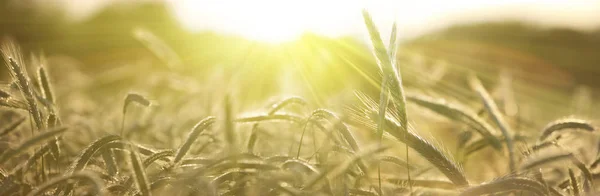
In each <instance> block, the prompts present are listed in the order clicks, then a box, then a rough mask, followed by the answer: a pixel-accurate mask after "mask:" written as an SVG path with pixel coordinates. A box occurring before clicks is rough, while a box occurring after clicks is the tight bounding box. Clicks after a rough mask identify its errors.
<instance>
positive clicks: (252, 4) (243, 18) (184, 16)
mask: <svg viewBox="0 0 600 196" xmlns="http://www.w3.org/2000/svg"><path fill="white" fill-rule="evenodd" d="M340 5H343V7H339V6H340ZM349 5H352V4H349V3H344V1H338V0H334V1H318V0H305V1H279V0H278V1H275V0H252V1H237V0H221V1H214V0H173V1H172V2H171V6H172V7H173V10H174V13H175V14H176V16H177V17H178V19H179V20H180V21H181V22H182V23H183V25H184V26H186V27H188V28H190V29H192V30H206V29H209V30H214V31H217V32H219V33H228V34H235V35H240V36H243V37H246V38H248V39H252V40H258V41H262V42H269V43H281V42H286V41H291V40H293V39H296V38H298V37H299V36H300V35H302V34H303V33H305V32H311V33H318V34H320V35H325V36H340V35H343V34H344V33H345V31H347V29H348V28H349V27H351V26H354V24H351V23H350V22H351V21H353V20H350V18H351V17H350V16H349V14H354V15H355V16H353V17H354V18H355V19H360V18H357V17H358V16H359V15H358V14H360V6H352V7H350V6H349ZM336 6H338V7H336ZM348 8H355V9H348ZM354 21H360V20H354Z"/></svg>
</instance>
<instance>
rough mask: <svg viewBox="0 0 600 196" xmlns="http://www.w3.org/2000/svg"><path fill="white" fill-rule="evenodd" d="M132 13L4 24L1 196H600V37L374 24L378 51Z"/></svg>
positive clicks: (141, 8)
mask: <svg viewBox="0 0 600 196" xmlns="http://www.w3.org/2000/svg"><path fill="white" fill-rule="evenodd" d="M11 2H13V1H11ZM128 6H131V5H118V6H115V7H109V8H107V9H106V10H104V11H101V12H99V13H98V14H97V15H96V16H95V17H92V18H91V19H87V20H85V21H79V22H72V21H71V22H69V21H67V20H65V19H64V18H65V17H66V16H63V15H61V14H58V13H60V12H53V11H49V12H40V13H39V14H38V13H37V12H36V11H31V10H36V9H37V8H36V9H33V8H31V9H30V8H29V7H28V8H27V9H19V8H18V6H17V7H12V6H8V5H3V7H0V11H2V13H0V18H2V19H0V26H1V29H3V30H0V33H2V34H4V35H3V36H4V38H3V39H1V41H0V45H1V48H0V51H1V53H2V59H3V64H4V65H5V66H4V67H2V71H0V73H1V74H2V76H1V77H0V81H1V82H0V122H2V123H0V195H31V196H34V195H142V196H148V195H173V196H174V195H207V196H212V195H256V196H259V195H293V196H299V195H307V196H308V195H461V196H472V195H515V196H517V195H538V196H543V195H544V196H545V195H559V196H560V195H577V196H578V195H582V196H583V195H598V194H600V188H599V187H600V185H599V184H600V181H598V180H597V179H600V169H599V167H598V166H599V165H600V156H599V153H600V134H598V131H597V125H596V123H595V120H596V119H597V118H598V116H599V115H600V112H598V109H600V108H599V107H598V104H597V101H596V99H595V97H597V92H599V91H598V89H599V88H600V80H599V79H598V76H600V67H599V66H598V63H600V55H596V54H597V53H598V51H600V50H599V49H600V33H598V32H600V31H595V32H581V31H576V30H571V29H566V28H564V29H563V28H542V27H538V26H535V25H531V24H526V23H519V22H495V23H494V22H490V23H474V24H465V25H457V26H452V27H448V28H446V29H444V30H439V31H435V32H432V33H427V34H424V35H421V36H418V37H416V38H410V39H401V38H400V37H399V36H401V33H399V31H400V30H399V29H398V28H399V26H400V25H398V23H394V24H393V25H391V26H385V27H384V26H382V25H380V23H378V22H376V18H375V16H377V14H374V13H372V12H370V11H368V9H364V10H362V12H360V11H359V13H357V14H359V15H360V16H361V17H362V18H360V24H361V28H362V30H364V32H365V33H366V35H367V36H366V37H365V38H364V39H357V38H355V37H352V36H341V37H331V36H323V35H320V34H318V33H304V34H301V35H298V36H297V37H295V38H293V39H291V38H289V37H287V35H288V33H289V32H286V31H278V29H277V26H273V27H262V26H260V27H259V26H253V27H254V28H251V27H247V28H250V29H252V32H251V33H252V34H253V35H256V36H258V37H260V39H249V38H248V37H244V36H239V35H234V34H227V33H222V32H202V33H192V32H190V31H186V30H184V29H183V28H182V27H181V26H180V24H178V23H176V22H174V19H173V18H172V16H170V15H169V14H168V12H167V11H165V10H164V7H163V5H160V6H156V5H155V4H153V3H149V4H143V5H136V6H132V7H128ZM122 7H125V8H123V9H125V10H126V11H123V10H120V9H122ZM28 11H29V12H31V13H29V12H28ZM32 13H33V14H32ZM36 14H37V15H36ZM257 14H258V13H257ZM306 14H307V15H309V14H310V13H306ZM2 16H3V17H2ZM248 17H251V16H248ZM269 17H272V16H269ZM66 18H68V17H66ZM256 18H262V16H261V17H258V16H256ZM286 24H287V23H286ZM288 25H289V24H288ZM250 26H252V25H250ZM280 27H281V26H280ZM245 28H246V27H245ZM256 28H258V29H256ZM270 28H272V29H270ZM282 28H283V27H282ZM382 29H390V30H389V33H388V31H387V30H385V31H384V30H382ZM267 31H273V32H268V33H263V32H267ZM383 32H386V33H383ZM270 33H273V34H270ZM278 35H279V36H278ZM283 37H285V39H283ZM265 39H270V40H269V41H266V40H265ZM284 40H285V41H284ZM595 95H596V96H595Z"/></svg>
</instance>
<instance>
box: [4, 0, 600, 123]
mask: <svg viewBox="0 0 600 196" xmlns="http://www.w3.org/2000/svg"><path fill="white" fill-rule="evenodd" d="M363 8H364V9H367V10H369V11H370V12H371V14H372V15H373V17H374V19H375V21H376V23H377V25H378V26H379V27H380V29H381V32H382V37H383V39H384V40H389V34H390V29H391V27H392V23H393V22H394V21H396V22H397V24H398V36H399V39H400V40H401V46H400V47H399V50H400V55H399V57H398V58H399V64H400V66H401V67H402V72H403V73H402V74H403V76H404V78H405V80H406V83H407V87H408V88H409V90H414V91H424V92H423V93H426V94H434V95H436V96H441V97H445V98H448V99H455V100H458V101H461V102H468V100H475V99H474V98H475V96H474V94H473V93H472V92H471V91H470V90H469V89H468V88H466V86H467V85H465V84H466V82H465V81H464V78H465V77H464V76H465V74H468V73H476V74H477V75H479V76H480V77H481V78H482V79H483V80H484V82H485V84H486V86H488V87H489V88H490V89H492V90H494V92H495V93H496V95H497V96H503V95H505V94H506V93H501V92H502V89H505V88H500V87H502V85H506V84H505V83H506V81H509V83H510V84H511V88H512V89H513V90H512V91H514V92H515V93H514V94H516V95H515V96H516V98H515V99H517V100H518V101H522V102H527V103H529V102H532V101H533V102H534V103H535V105H531V106H530V107H531V108H530V110H540V109H542V108H544V109H547V108H553V109H554V108H556V110H551V111H552V112H549V113H546V114H547V115H549V116H552V117H555V116H557V115H559V114H564V113H562V112H567V113H568V112H569V111H565V110H576V112H575V113H577V114H582V115H590V116H591V115H593V113H594V112H595V111H596V110H595V109H594V108H596V106H594V105H592V101H590V100H593V99H594V97H597V92H598V89H600V79H598V76H600V66H599V65H600V55H598V52H599V51H600V50H599V49H600V28H598V27H600V2H598V1H517V0H509V1H497V2H493V3H490V2H483V1H469V0H466V1H452V2H439V1H391V0H376V1H368V2H367V1H340V0H331V1H316V0H309V1H296V0H293V1H270V0H255V1H233V0H225V1H212V0H200V1H194V0H129V1H118V0H85V1H81V0H4V1H2V2H1V3H0V35H4V36H11V37H13V38H14V39H16V40H17V42H18V43H19V44H20V45H21V47H22V49H23V51H24V52H23V53H24V56H28V54H29V53H36V54H37V53H40V52H43V53H44V54H45V55H46V56H47V57H48V60H49V66H50V67H51V68H50V69H51V71H52V72H53V74H55V75H56V76H55V78H57V79H56V80H57V82H58V81H62V80H64V78H65V77H67V76H63V75H61V74H62V73H72V72H75V71H74V70H77V72H78V73H80V74H79V75H76V76H72V75H73V74H71V75H70V76H68V77H74V78H75V79H73V80H66V81H68V82H65V83H60V85H63V87H62V89H63V92H64V93H66V92H71V91H76V90H77V88H74V86H77V85H83V84H84V83H85V81H93V82H90V84H86V85H87V86H86V88H85V89H94V90H88V91H93V92H92V93H99V92H102V91H98V89H102V88H100V87H107V88H108V87H110V88H109V89H124V91H126V90H129V89H136V84H139V85H145V86H146V87H148V86H151V87H150V88H151V90H148V91H150V92H154V91H156V92H155V94H159V92H160V91H162V90H164V89H166V88H173V89H177V88H180V89H183V90H185V91H194V89H199V90H198V91H199V92H206V93H208V94H210V92H214V91H217V90H218V91H226V92H227V93H233V94H236V95H237V97H243V98H244V100H245V101H247V102H248V104H250V105H252V104H254V103H255V102H257V101H256V100H264V99H267V98H269V97H272V96H274V95H301V96H304V97H306V98H307V99H309V100H311V101H313V102H315V103H316V104H318V105H320V106H322V105H330V104H331V103H337V101H339V100H340V99H341V100H343V99H345V97H348V96H346V95H352V94H353V92H354V90H360V91H363V92H366V93H367V94H372V95H374V96H375V95H377V92H378V84H379V82H378V78H379V71H378V68H377V65H376V63H375V61H374V59H373V57H372V54H371V51H370V44H369V43H368V42H367V36H366V29H365V28H364V24H363V20H362V18H361V10H362V9H363ZM3 72H6V71H3ZM163 72H168V73H169V74H171V73H176V74H178V75H177V77H174V78H176V81H174V80H173V79H172V78H171V77H169V79H167V80H164V78H160V79H156V78H155V77H153V75H155V74H154V73H163ZM7 76H8V74H6V73H5V76H4V77H5V78H8V77H7ZM141 78H143V80H142V79H141ZM187 79H189V80H187ZM99 81H101V82H99ZM140 81H143V82H140ZM165 81H167V82H165ZM189 81H191V82H189ZM502 81H505V82H504V83H503V82H502ZM190 83H198V85H189V84H190ZM90 86H94V88H88V87H90ZM117 87H122V88H117ZM115 94H117V93H115ZM93 95H94V94H92V96H93ZM119 95H120V94H119ZM203 96H210V95H206V94H205V95H203ZM332 98H333V99H332ZM119 99H120V96H119ZM111 100H113V101H114V100H115V99H114V98H113V99H111ZM465 100H466V101H465ZM588 102H589V103H588ZM261 103H262V102H261ZM240 105H244V103H243V102H241V103H240ZM559 105H573V107H560V108H559V107H558V106H559ZM577 105H582V106H577ZM573 108H575V109H573ZM530 113H535V112H530ZM526 114H527V112H523V115H526ZM549 118H550V117H549ZM540 120H541V121H543V120H544V119H540Z"/></svg>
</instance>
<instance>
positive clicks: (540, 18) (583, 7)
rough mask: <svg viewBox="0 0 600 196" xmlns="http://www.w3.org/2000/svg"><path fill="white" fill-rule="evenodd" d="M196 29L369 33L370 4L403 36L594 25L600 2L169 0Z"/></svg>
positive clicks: (384, 26) (383, 25)
mask: <svg viewBox="0 0 600 196" xmlns="http://www.w3.org/2000/svg"><path fill="white" fill-rule="evenodd" d="M168 1H169V3H170V5H171V6H172V8H173V12H174V13H175V14H176V15H177V17H178V18H179V19H180V21H181V22H182V23H183V24H184V25H185V26H186V27H188V28H190V29H192V30H207V29H208V30H215V31H218V32H221V33H229V34H236V35H242V36H244V37H247V38H250V39H254V40H259V41H267V42H271V43H273V42H275V43H278V42H282V41H289V40H291V39H295V38H297V37H298V36H299V35H300V34H302V33H303V32H307V31H308V32H313V33H317V34H321V35H326V36H340V35H360V36H359V37H364V35H365V34H364V33H365V32H364V24H363V23H362V18H361V14H360V13H361V10H362V9H363V8H366V9H368V10H369V11H370V12H371V14H372V15H373V17H374V20H375V22H376V23H378V25H379V26H380V29H381V31H382V34H387V32H388V30H389V27H390V26H391V24H392V22H393V21H397V22H398V25H399V27H400V29H399V32H400V35H399V36H400V39H405V38H410V37H414V36H417V35H419V34H422V33H425V32H428V31H432V30H435V29H437V28H442V27H444V26H449V25H451V24H454V23H465V22H477V21H486V20H506V19H508V20H511V19H518V20H526V21H535V22H540V23H541V24H545V25H550V26H568V27H573V28H580V29H581V28H583V29H585V28H590V27H592V26H595V24H596V23H597V21H595V20H589V18H597V17H598V16H600V14H599V13H600V6H599V4H598V3H593V2H589V1H578V2H572V1H560V0H543V1H539V0H503V1H478V0H459V1H434V0H420V1H412V0H410V1H408V0H168Z"/></svg>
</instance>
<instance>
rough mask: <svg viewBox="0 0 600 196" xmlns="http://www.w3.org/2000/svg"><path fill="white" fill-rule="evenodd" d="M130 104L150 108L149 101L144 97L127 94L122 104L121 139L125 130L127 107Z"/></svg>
mask: <svg viewBox="0 0 600 196" xmlns="http://www.w3.org/2000/svg"><path fill="white" fill-rule="evenodd" d="M131 103H137V104H139V105H142V106H145V107H148V106H150V104H151V102H150V100H148V99H146V97H144V96H142V95H140V94H137V93H128V94H127V96H126V97H125V101H124V102H123V119H121V137H123V131H124V130H125V115H126V114H127V106H129V104H131Z"/></svg>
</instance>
